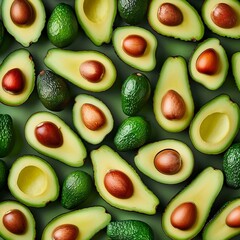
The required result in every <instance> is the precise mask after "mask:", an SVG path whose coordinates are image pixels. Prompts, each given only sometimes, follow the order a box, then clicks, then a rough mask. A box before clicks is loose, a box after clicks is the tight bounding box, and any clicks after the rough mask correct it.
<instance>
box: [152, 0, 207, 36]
mask: <svg viewBox="0 0 240 240" xmlns="http://www.w3.org/2000/svg"><path fill="white" fill-rule="evenodd" d="M164 4H166V1H165V0H154V1H151V3H150V5H149V10H148V22H149V25H150V26H151V27H152V28H153V29H154V30H155V31H156V32H158V33H159V34H162V35H165V36H168V37H174V38H179V39H181V40H185V41H199V40H200V39H202V37H203V35H204V25H203V23H202V20H201V17H200V16H199V14H198V12H197V11H196V9H195V8H194V7H193V6H191V5H190V3H188V2H187V1H185V0H180V1H179V0H173V1H171V4H172V5H173V6H175V7H177V8H178V9H179V10H180V12H181V14H182V21H181V22H179V23H178V24H174V25H172V24H171V25H169V24H166V23H164V22H161V21H160V20H159V12H161V11H160V9H161V7H162V6H164ZM167 4H168V3H167ZM168 11H169V12H171V13H172V14H173V13H174V11H170V10H168V9H167V10H166V11H164V10H163V12H165V14H166V12H168ZM166 15H167V14H166ZM169 15H170V14H169ZM173 16H174V17H175V15H173ZM173 16H171V15H170V16H167V17H168V18H171V17H173ZM165 17H166V16H165Z"/></svg>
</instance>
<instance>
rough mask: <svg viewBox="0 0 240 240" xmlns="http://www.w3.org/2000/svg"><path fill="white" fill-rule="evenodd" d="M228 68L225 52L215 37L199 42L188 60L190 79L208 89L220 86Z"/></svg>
mask: <svg viewBox="0 0 240 240" xmlns="http://www.w3.org/2000/svg"><path fill="white" fill-rule="evenodd" d="M228 68H229V63H228V57H227V54H226V52H225V49H224V48H223V47H222V45H221V44H220V41H219V40H218V39H217V38H209V39H207V40H205V41H204V42H202V43H200V44H199V45H198V46H197V48H196V49H195V51H194V53H193V55H192V56H191V58H190V61H189V72H190V75H191V77H192V79H193V80H195V81H196V82H199V83H200V84H202V85H203V86H205V87H206V88H208V89H210V90H216V89H218V88H219V87H221V86H222V84H223V83H224V81H225V79H226V76H227V74H228Z"/></svg>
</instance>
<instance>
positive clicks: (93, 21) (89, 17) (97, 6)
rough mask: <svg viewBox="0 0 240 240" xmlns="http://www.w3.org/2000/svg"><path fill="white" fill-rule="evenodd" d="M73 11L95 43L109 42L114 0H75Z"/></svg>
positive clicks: (114, 10) (114, 14) (114, 6)
mask: <svg viewBox="0 0 240 240" xmlns="http://www.w3.org/2000/svg"><path fill="white" fill-rule="evenodd" d="M75 12H76V15H77V18H78V22H79V24H80V25H81V27H82V29H83V30H84V31H85V33H86V35H87V36H88V37H89V38H90V40H91V41H92V42H93V43H94V44H95V45H97V46H100V45H102V44H103V43H109V42H110V40H111V37H112V30H113V23H114V20H115V17H116V14H117V2H116V1H112V0H105V1H95V0H90V1H89V0H76V1H75Z"/></svg>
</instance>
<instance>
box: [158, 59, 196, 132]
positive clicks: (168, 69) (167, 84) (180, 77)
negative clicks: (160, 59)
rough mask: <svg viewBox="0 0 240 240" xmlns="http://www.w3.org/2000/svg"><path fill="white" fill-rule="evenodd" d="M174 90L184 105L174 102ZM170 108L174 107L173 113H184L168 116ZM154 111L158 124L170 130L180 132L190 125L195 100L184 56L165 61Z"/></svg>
mask: <svg viewBox="0 0 240 240" xmlns="http://www.w3.org/2000/svg"><path fill="white" fill-rule="evenodd" d="M173 91H174V92H173ZM172 92H173V93H174V94H175V95H176V96H177V97H176V99H177V102H180V101H179V100H181V99H182V100H181V101H183V102H184V105H183V104H176V102H175V103H174V102H172V100H171V95H170V94H171V93H172ZM176 93H177V94H178V95H177V94H176ZM168 96H169V97H168ZM179 96H180V97H179ZM166 97H167V98H166ZM164 98H166V100H164ZM179 98H180V99H179ZM176 106H177V109H175V107H176ZM169 109H172V112H173V113H174V112H180V113H182V115H181V116H180V117H178V116H173V117H171V116H169V117H168V116H167V115H168V113H167V112H166V113H164V111H169ZM153 112H154V115H155V118H156V120H157V122H158V124H159V125H160V126H161V127H162V128H163V129H165V130H167V131H169V132H180V131H182V130H184V129H185V128H187V127H188V126H189V124H190V121H191V120H192V117H193V114H194V102H193V98H192V93H191V89H190V85H189V80H188V72H187V65H186V61H185V60H184V58H182V57H180V56H179V57H169V58H167V60H166V61H165V62H164V64H163V66H162V69H161V71H160V75H159V79H158V82H157V85H156V88H155V91H154V96H153ZM170 114H171V112H170ZM165 115H166V116H165Z"/></svg>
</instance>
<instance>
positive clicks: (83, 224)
mask: <svg viewBox="0 0 240 240" xmlns="http://www.w3.org/2000/svg"><path fill="white" fill-rule="evenodd" d="M110 221H111V215H110V214H108V213H106V210H105V209H104V208H103V207H101V206H96V207H88V208H83V209H79V210H75V211H71V212H67V213H63V214H61V215H59V216H57V217H55V218H54V219H52V220H51V221H50V222H49V223H48V224H47V226H46V227H45V229H44V231H43V234H42V238H41V240H49V239H52V236H53V235H56V236H61V237H62V234H63V233H64V232H65V231H67V233H68V235H67V237H68V238H69V239H83V240H87V239H92V237H93V236H94V235H95V234H96V233H97V232H99V231H100V230H101V229H103V228H105V227H106V226H107V225H108V223H109V222H110ZM78 235H80V236H81V237H80V238H78V237H77V236H78ZM71 236H72V238H70V237H71ZM54 239H59V238H54Z"/></svg>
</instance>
